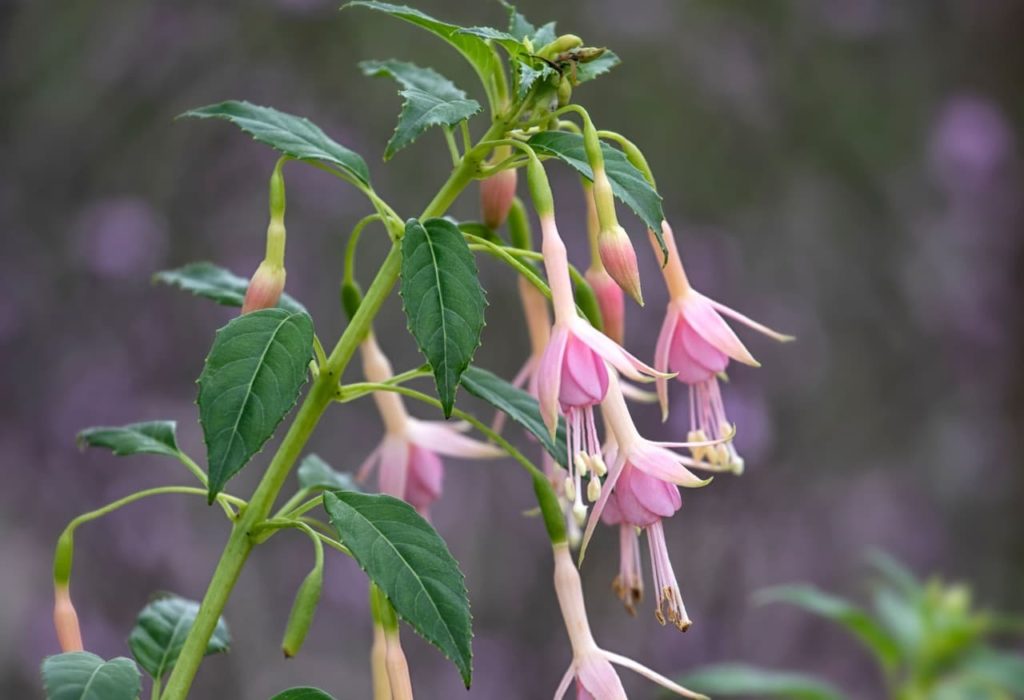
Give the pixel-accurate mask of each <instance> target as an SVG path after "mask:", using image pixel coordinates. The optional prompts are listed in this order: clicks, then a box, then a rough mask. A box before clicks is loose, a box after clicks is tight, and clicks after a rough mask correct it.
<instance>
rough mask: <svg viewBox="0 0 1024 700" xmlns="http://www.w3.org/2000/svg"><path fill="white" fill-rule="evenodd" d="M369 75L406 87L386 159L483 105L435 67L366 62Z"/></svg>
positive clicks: (365, 66)
mask: <svg viewBox="0 0 1024 700" xmlns="http://www.w3.org/2000/svg"><path fill="white" fill-rule="evenodd" d="M359 67H360V68H362V69H363V73H365V74H366V75H385V76H390V77H392V78H394V79H395V80H397V81H398V83H399V84H400V85H401V86H402V88H403V89H402V90H401V91H400V92H399V94H400V95H401V96H402V97H403V98H404V99H405V103H404V104H403V105H402V113H401V114H400V115H399V117H398V126H397V127H395V133H394V135H393V136H392V137H391V140H390V141H388V145H387V148H386V149H385V150H384V160H387V159H389V158H390V157H391V156H393V155H394V154H395V153H396V152H398V151H399V150H401V149H402V148H405V147H406V146H408V145H409V144H410V143H412V142H413V141H415V140H416V139H417V137H419V135H420V134H422V133H423V132H424V131H426V130H427V129H429V128H430V127H432V126H454V125H456V124H458V123H459V122H461V121H462V120H464V119H469V118H470V117H471V116H473V115H474V114H476V113H477V112H479V111H480V103H479V102H477V101H476V100H470V99H467V98H466V93H464V92H463V91H462V90H460V89H458V88H457V87H455V85H454V84H453V83H452V81H450V80H448V78H446V77H444V76H443V75H441V74H440V73H438V72H437V71H435V70H434V69H432V68H420V67H419V66H417V65H414V64H412V63H406V62H405V61H395V60H391V61H363V62H362V63H360V64H359Z"/></svg>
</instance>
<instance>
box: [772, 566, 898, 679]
mask: <svg viewBox="0 0 1024 700" xmlns="http://www.w3.org/2000/svg"><path fill="white" fill-rule="evenodd" d="M756 600H757V602H758V603H761V604H763V603H789V604H791V605H795V606H797V607H799V608H802V609H804V610H807V611H809V612H812V613H814V614H816V615H820V616H822V617H824V618H826V619H829V620H832V621H833V622H836V623H838V624H840V625H842V626H843V627H844V628H846V630H847V631H849V632H850V633H851V634H853V635H854V636H855V637H857V638H858V639H859V640H860V641H861V643H862V644H864V646H866V647H867V648H868V650H869V651H871V652H872V653H874V654H875V656H876V657H877V658H878V660H879V661H880V662H881V663H882V664H883V665H884V666H886V667H887V668H892V667H894V666H895V665H896V664H897V663H898V662H899V659H900V650H899V646H898V645H897V643H896V641H895V640H894V639H893V638H892V637H891V636H889V634H888V633H887V632H886V631H885V630H884V629H883V628H882V627H881V625H879V624H878V623H877V622H875V620H873V619H872V618H871V617H870V616H869V615H868V614H867V613H866V612H864V611H863V610H861V609H860V608H859V607H857V606H856V605H854V604H853V603H851V602H849V601H847V600H844V599H843V598H840V597H838V596H834V595H831V594H829V593H825V592H823V591H820V590H818V589H817V588H815V587H814V586H777V587H775V588H768V589H766V590H763V591H760V592H759V593H758V594H757V596H756Z"/></svg>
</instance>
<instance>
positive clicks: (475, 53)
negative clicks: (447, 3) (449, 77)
mask: <svg viewBox="0 0 1024 700" xmlns="http://www.w3.org/2000/svg"><path fill="white" fill-rule="evenodd" d="M345 7H365V8H367V9H370V10H376V11H378V12H384V13H386V14H389V15H391V16H392V17H397V18H399V19H403V20H405V21H406V22H409V23H410V24H414V25H416V26H418V27H422V28H423V29H426V30H427V31H429V32H431V33H432V34H435V35H437V36H439V37H441V38H442V39H444V40H445V41H447V42H448V43H449V44H451V45H452V46H454V47H455V48H456V49H458V51H459V53H461V54H462V55H463V56H464V57H465V59H466V60H467V61H469V63H470V65H472V66H473V68H474V70H476V72H477V75H479V76H480V80H481V82H482V83H483V84H484V88H485V89H486V91H487V94H488V95H491V96H493V93H492V91H493V87H494V85H495V82H496V81H497V80H501V79H503V78H502V76H503V71H504V68H503V66H502V64H501V59H500V58H498V54H497V53H495V51H494V50H493V49H492V48H491V46H490V45H489V44H488V43H487V42H486V41H485V40H484V39H482V38H480V37H478V36H474V35H472V34H462V33H459V30H460V29H463V27H460V26H458V25H457V24H450V23H448V22H442V21H441V20H438V19H434V18H433V17H431V16H430V15H428V14H426V13H425V12H420V11H419V10H417V9H414V8H412V7H408V6H406V5H394V4H392V3H389V2H376V1H375V0H354V1H353V2H350V3H348V4H347V5H345Z"/></svg>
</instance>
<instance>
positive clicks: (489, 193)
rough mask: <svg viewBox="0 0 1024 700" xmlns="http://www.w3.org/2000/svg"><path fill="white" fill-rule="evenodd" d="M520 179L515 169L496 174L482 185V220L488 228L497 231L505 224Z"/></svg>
mask: <svg viewBox="0 0 1024 700" xmlns="http://www.w3.org/2000/svg"><path fill="white" fill-rule="evenodd" d="M518 179H519V176H518V175H517V173H516V170H515V168H509V169H508V170H501V171H499V172H496V173H494V174H493V175H491V176H490V177H489V178H487V179H486V180H483V181H482V182H481V183H480V212H481V218H482V219H483V221H484V223H485V224H486V225H487V227H488V228H491V229H497V228H499V227H500V226H501V225H502V224H504V223H505V219H507V218H508V212H509V209H511V208H512V200H513V199H515V196H516V182H517V181H518Z"/></svg>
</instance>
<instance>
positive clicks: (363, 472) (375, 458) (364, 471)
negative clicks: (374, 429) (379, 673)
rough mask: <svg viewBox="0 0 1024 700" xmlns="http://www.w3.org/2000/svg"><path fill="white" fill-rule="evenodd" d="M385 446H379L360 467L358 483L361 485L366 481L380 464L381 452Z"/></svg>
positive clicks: (357, 476)
mask: <svg viewBox="0 0 1024 700" xmlns="http://www.w3.org/2000/svg"><path fill="white" fill-rule="evenodd" d="M382 446H383V445H378V446H377V447H376V448H375V449H374V450H373V452H371V453H370V454H369V455H368V456H367V457H366V459H364V460H363V463H362V464H360V465H359V469H357V470H356V481H357V482H359V483H360V484H361V483H363V482H364V481H366V480H367V479H368V478H369V476H370V473H371V472H372V471H373V469H374V467H376V466H377V465H378V464H379V463H380V451H381V447H382Z"/></svg>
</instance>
